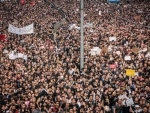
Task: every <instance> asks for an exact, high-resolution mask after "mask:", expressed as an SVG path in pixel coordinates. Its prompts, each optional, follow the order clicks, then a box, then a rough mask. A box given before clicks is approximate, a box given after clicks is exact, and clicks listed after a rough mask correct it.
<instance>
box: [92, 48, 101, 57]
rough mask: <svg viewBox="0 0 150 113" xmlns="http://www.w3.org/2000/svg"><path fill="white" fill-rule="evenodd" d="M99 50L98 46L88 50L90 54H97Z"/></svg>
mask: <svg viewBox="0 0 150 113" xmlns="http://www.w3.org/2000/svg"><path fill="white" fill-rule="evenodd" d="M100 52H101V49H100V48H99V47H93V48H92V49H91V51H90V54H91V55H99V54H100Z"/></svg>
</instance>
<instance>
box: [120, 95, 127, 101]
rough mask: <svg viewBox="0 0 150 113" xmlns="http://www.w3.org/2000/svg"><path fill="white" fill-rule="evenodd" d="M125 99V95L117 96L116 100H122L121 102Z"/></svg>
mask: <svg viewBox="0 0 150 113" xmlns="http://www.w3.org/2000/svg"><path fill="white" fill-rule="evenodd" d="M125 98H127V96H126V95H119V96H118V99H122V100H123V99H125Z"/></svg>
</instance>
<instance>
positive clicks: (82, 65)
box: [80, 0, 84, 70]
mask: <svg viewBox="0 0 150 113" xmlns="http://www.w3.org/2000/svg"><path fill="white" fill-rule="evenodd" d="M80 5H81V7H80V10H81V14H80V15H81V17H80V19H81V27H80V33H81V37H80V38H81V42H80V70H81V69H82V68H83V67H84V29H83V22H84V14H83V9H84V0H80Z"/></svg>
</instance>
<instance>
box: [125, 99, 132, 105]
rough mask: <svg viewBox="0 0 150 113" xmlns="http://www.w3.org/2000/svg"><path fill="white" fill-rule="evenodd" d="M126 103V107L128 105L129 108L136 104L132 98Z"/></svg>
mask: <svg viewBox="0 0 150 113" xmlns="http://www.w3.org/2000/svg"><path fill="white" fill-rule="evenodd" d="M125 102H126V105H127V106H131V105H133V104H134V102H133V99H132V98H129V99H127V100H126V101H125Z"/></svg>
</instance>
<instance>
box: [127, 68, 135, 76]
mask: <svg viewBox="0 0 150 113" xmlns="http://www.w3.org/2000/svg"><path fill="white" fill-rule="evenodd" d="M126 75H127V76H134V75H135V70H133V69H126Z"/></svg>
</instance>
